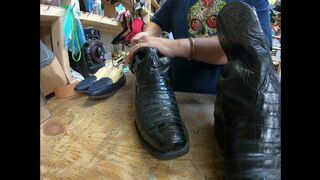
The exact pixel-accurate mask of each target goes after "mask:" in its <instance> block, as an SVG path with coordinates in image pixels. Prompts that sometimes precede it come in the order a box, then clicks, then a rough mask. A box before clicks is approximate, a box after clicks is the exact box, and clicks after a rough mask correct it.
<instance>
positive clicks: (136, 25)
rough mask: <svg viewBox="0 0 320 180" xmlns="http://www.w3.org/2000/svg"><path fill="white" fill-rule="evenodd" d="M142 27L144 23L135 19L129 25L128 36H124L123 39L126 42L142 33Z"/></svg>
mask: <svg viewBox="0 0 320 180" xmlns="http://www.w3.org/2000/svg"><path fill="white" fill-rule="evenodd" d="M143 25H144V22H143V21H142V20H141V19H140V18H135V19H134V20H133V21H132V23H131V27H132V31H131V32H130V33H129V34H128V35H126V37H125V39H126V40H127V41H130V40H131V39H132V38H133V36H135V35H136V34H138V33H139V32H141V31H142V28H143Z"/></svg>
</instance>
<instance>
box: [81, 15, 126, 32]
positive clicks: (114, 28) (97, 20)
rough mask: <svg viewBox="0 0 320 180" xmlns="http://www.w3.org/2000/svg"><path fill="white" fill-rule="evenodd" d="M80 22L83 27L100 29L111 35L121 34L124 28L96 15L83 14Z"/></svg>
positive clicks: (113, 21) (115, 22)
mask: <svg viewBox="0 0 320 180" xmlns="http://www.w3.org/2000/svg"><path fill="white" fill-rule="evenodd" d="M80 20H81V23H82V25H83V26H93V27H96V28H98V29H99V30H100V31H104V32H110V33H119V32H121V31H122V27H121V25H120V23H119V22H117V21H115V20H112V19H110V18H107V17H102V16H99V15H96V14H92V13H91V14H89V13H88V12H81V15H80Z"/></svg>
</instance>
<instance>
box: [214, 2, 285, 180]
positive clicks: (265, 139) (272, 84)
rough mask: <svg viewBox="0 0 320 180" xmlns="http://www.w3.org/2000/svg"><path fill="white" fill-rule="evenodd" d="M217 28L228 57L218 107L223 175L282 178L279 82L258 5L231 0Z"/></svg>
mask: <svg viewBox="0 0 320 180" xmlns="http://www.w3.org/2000/svg"><path fill="white" fill-rule="evenodd" d="M217 32H218V38H219V41H220V44H221V46H222V48H223V50H224V52H225V54H226V56H227V58H228V63H227V64H226V65H225V69H224V73H223V74H222V77H221V79H220V80H219V82H218V85H217V98H216V102H215V112H214V116H215V133H216V137H217V141H218V143H219V145H220V146H221V148H222V149H223V151H224V158H225V160H224V163H225V179H226V180H229V179H253V180H260V179H261V180H266V179H272V180H274V179H280V178H281V173H280V171H281V148H280V142H281V138H280V95H281V89H280V82H279V80H278V79H277V76H276V72H275V70H274V67H273V64H272V60H271V56H270V53H269V48H268V45H267V40H266V38H265V36H264V33H263V31H262V29H261V26H260V23H259V20H258V17H257V15H256V12H255V10H254V9H252V8H251V7H250V6H249V5H248V4H246V3H240V2H234V3H229V4H227V5H226V6H225V7H224V8H223V9H222V10H221V11H220V13H219V15H218V19H217Z"/></svg>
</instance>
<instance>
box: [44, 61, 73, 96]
mask: <svg viewBox="0 0 320 180" xmlns="http://www.w3.org/2000/svg"><path fill="white" fill-rule="evenodd" d="M40 83H41V87H42V90H43V94H44V95H45V96H47V95H48V94H50V93H53V92H54V88H55V87H58V86H63V85H66V84H67V83H68V80H67V77H66V75H65V72H64V71H63V69H62V67H61V65H60V63H59V61H58V59H57V58H54V60H53V61H52V63H51V64H50V65H48V66H46V67H45V68H43V69H41V70H40Z"/></svg>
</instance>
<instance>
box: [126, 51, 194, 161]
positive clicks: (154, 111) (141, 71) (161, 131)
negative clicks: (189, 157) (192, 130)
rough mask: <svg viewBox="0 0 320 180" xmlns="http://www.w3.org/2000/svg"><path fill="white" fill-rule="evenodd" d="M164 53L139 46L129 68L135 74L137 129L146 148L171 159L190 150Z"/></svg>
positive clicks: (154, 155)
mask: <svg viewBox="0 0 320 180" xmlns="http://www.w3.org/2000/svg"><path fill="white" fill-rule="evenodd" d="M169 62H170V59H169V58H167V57H162V58H159V56H158V54H157V50H156V49H155V48H148V47H144V48H140V49H138V50H137V52H136V53H135V54H134V55H133V60H132V63H131V66H130V70H131V71H132V72H133V73H134V74H135V76H136V112H137V120H136V121H135V125H136V129H137V133H138V136H139V138H140V140H141V141H142V144H143V145H144V147H145V149H146V150H147V151H148V152H149V153H150V154H151V155H152V156H153V157H155V158H157V159H161V160H170V159H174V158H177V157H179V156H182V155H185V154H186V153H188V151H189V137H188V133H187V130H186V128H185V125H184V123H183V121H182V120H181V117H180V113H179V109H178V105H177V102H176V98H175V95H174V92H173V89H172V88H171V85H170V78H169Z"/></svg>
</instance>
